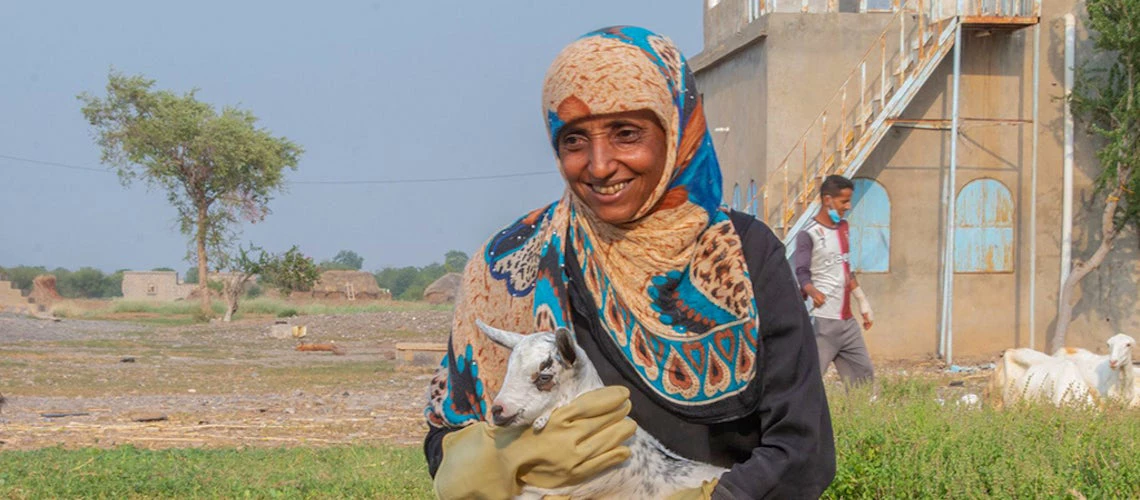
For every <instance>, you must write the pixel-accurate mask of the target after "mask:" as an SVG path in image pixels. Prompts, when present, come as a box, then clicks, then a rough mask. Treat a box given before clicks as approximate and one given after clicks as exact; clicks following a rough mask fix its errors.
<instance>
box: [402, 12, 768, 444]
mask: <svg viewBox="0 0 1140 500" xmlns="http://www.w3.org/2000/svg"><path fill="white" fill-rule="evenodd" d="M542 98H543V99H542V103H543V109H544V112H545V115H546V121H547V128H548V131H549V133H550V140H551V144H552V145H553V146H554V148H555V152H556V156H557V139H558V134H559V131H560V130H561V129H562V128H563V127H564V126H565V125H566V124H567V123H571V122H573V121H575V120H579V119H581V118H585V117H589V116H595V115H602V114H609V113H618V112H623V111H634V110H645V109H648V110H650V111H652V112H653V113H654V114H655V115H656V116H657V119H658V120H659V121H660V123H661V124H662V125H663V127H664V129H665V134H666V139H667V142H666V144H667V153H666V154H667V157H666V158H667V159H666V163H665V167H664V168H665V170H664V174H663V175H662V177H661V181H660V184H659V185H658V186H656V188H655V190H654V191H653V193H652V195H651V196H650V197H649V199H648V200H646V202H645V204H644V205H642V206H641V207H640V208H639V210H638V211H637V213H636V215H635V216H634V220H633V221H632V222H629V223H625V224H621V225H613V224H609V223H606V222H603V221H602V220H600V219H599V218H597V216H596V215H595V214H594V213H593V212H592V211H591V210H590V208H589V207H588V206H587V205H586V204H585V203H584V202H583V201H582V200H580V199H579V198H578V197H577V196H576V195H575V194H574V193H573V191H572V190H571V189H570V188H569V187H567V189H566V192H565V193H564V194H563V196H562V198H561V199H560V200H559V201H557V202H555V203H553V204H551V205H549V206H547V207H544V208H541V209H538V210H535V211H533V212H531V213H529V214H527V215H526V216H524V217H522V218H521V219H519V220H518V221H516V222H515V223H514V224H511V225H510V226H508V227H507V228H505V229H503V230H502V231H500V232H498V233H496V234H495V235H494V236H493V237H492V238H491V239H490V240H489V241H488V242H487V243H486V244H485V245H484V247H483V248H482V250H481V251H480V253H479V254H478V255H476V256H475V257H473V258H472V259H471V261H470V263H469V264H468V266H467V269H466V271H465V273H464V279H463V284H462V288H461V291H460V293H459V296H458V299H457V305H456V310H455V319H454V324H453V329H452V335H451V341H450V344H449V346H448V354H447V356H446V357H445V358H444V360H443V363H442V365H441V368H440V371H439V372H438V373H437V375H436V378H435V379H434V380H433V382H432V386H431V390H430V401H429V403H428V407H427V409H426V411H425V413H426V415H427V418H428V422H429V423H430V424H432V425H435V426H459V425H464V424H466V423H469V422H472V421H475V420H479V419H481V418H482V417H483V416H484V415H485V414H486V412H487V410H488V408H489V406H490V405H489V401H491V400H492V399H493V397H494V395H495V393H496V392H497V391H498V389H499V387H500V385H501V383H502V377H503V375H504V374H505V372H506V367H505V363H506V358H507V356H508V352H507V351H506V350H505V349H503V348H501V347H498V346H497V345H495V344H493V343H491V342H490V341H489V340H488V339H486V338H485V337H483V335H482V334H481V333H479V331H478V329H477V328H476V326H475V320H476V319H481V320H483V321H484V322H485V323H487V324H490V325H492V326H495V327H498V328H502V329H506V330H512V331H517V332H535V331H550V330H553V329H555V328H556V327H558V326H567V327H570V326H571V325H570V323H571V319H570V305H569V303H568V302H569V296H568V295H569V294H568V291H567V286H568V283H567V279H568V277H569V274H568V273H567V272H566V269H565V267H564V266H565V265H566V264H567V260H566V250H567V248H568V247H569V249H571V250H572V251H573V252H574V255H575V257H576V259H575V261H576V262H577V264H578V266H579V270H580V271H581V276H582V277H583V278H584V280H583V281H584V283H581V284H579V286H583V287H584V288H585V289H586V290H587V291H588V293H589V294H590V295H591V296H592V298H593V301H594V304H595V305H596V306H597V307H598V310H597V311H596V313H595V312H594V311H590V312H588V313H587V314H597V316H598V324H599V325H600V326H601V327H602V329H603V330H604V331H605V333H606V337H608V340H609V341H610V342H609V345H605V346H603V347H604V349H603V351H604V352H607V353H613V355H612V358H613V359H611V362H612V363H613V364H614V365H615V366H617V368H618V369H619V370H620V371H621V372H622V373H623V374H624V376H625V378H626V379H627V381H628V383H630V384H633V385H637V386H640V387H641V388H642V389H644V391H643V392H646V393H648V394H650V396H651V397H652V398H653V399H654V400H655V401H656V402H658V403H659V404H662V405H663V406H665V407H666V408H669V409H670V411H672V412H674V413H675V414H678V415H681V416H682V417H684V418H686V419H688V420H691V421H705V422H711V421H717V420H725V419H728V418H734V417H740V416H743V415H745V414H747V413H749V412H751V411H752V409H753V408H754V406H755V404H756V399H757V395H758V394H757V393H758V390H757V388H756V387H755V386H758V385H759V384H752V381H753V379H754V378H755V373H756V366H755V365H756V362H757V342H758V333H757V332H758V330H757V322H756V303H755V299H754V297H753V293H752V284H751V280H750V278H749V277H748V272H747V268H746V266H745V262H744V256H743V253H742V251H741V243H740V239H739V237H738V236H737V234H736V232H735V231H734V229H733V226H732V223H731V221H730V220H729V217H728V214H727V213H726V212H725V211H723V210H722V209H721V208H719V207H720V202H721V175H720V166H719V165H718V164H717V160H716V154H715V153H714V151H713V145H712V139H711V138H710V136H709V133H708V129H707V127H706V124H705V116H704V112H703V110H702V108H701V99H700V97H699V95H698V94H697V91H696V87H695V84H694V80H693V75H692V73H691V72H690V71H689V67H688V63H687V62H685V59H684V57H683V56H682V55H681V53H680V51H678V50H677V48H676V47H675V46H674V45H673V43H672V42H671V41H670V40H669V39H668V38H665V37H663V36H660V35H657V34H655V33H653V32H651V31H648V30H646V29H643V28H637V27H632V26H618V27H611V28H604V29H601V30H598V31H594V32H592V33H588V34H586V35H584V36H583V37H581V38H580V39H578V40H577V41H575V42H574V43H572V44H570V45H569V46H567V47H566V48H565V49H563V50H562V52H561V53H560V54H559V55H558V56H557V58H555V60H554V62H553V63H552V64H551V66H550V70H549V71H548V73H547V75H546V81H545V84H544V86H543V96H542ZM559 168H560V169H561V168H562V166H561V161H559ZM601 341H602V342H605V339H602V340H601ZM607 356H608V357H609V355H607Z"/></svg>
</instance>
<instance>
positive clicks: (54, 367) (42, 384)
mask: <svg viewBox="0 0 1140 500" xmlns="http://www.w3.org/2000/svg"><path fill="white" fill-rule="evenodd" d="M450 317H451V313H450V312H447V311H415V312H384V313H366V314H352V315H338V316H304V317H301V318H296V319H295V320H294V321H295V322H296V323H299V324H305V325H306V326H307V327H308V335H307V337H306V340H308V341H309V342H318V343H325V342H334V343H335V344H336V345H337V346H339V347H341V348H343V349H344V350H345V351H346V352H347V353H346V354H345V355H343V356H335V355H332V354H331V353H327V352H298V351H296V350H294V347H295V346H296V344H297V341H296V340H294V339H292V338H290V339H287V340H279V339H274V338H272V337H270V336H268V332H269V328H270V325H271V324H272V323H273V321H272V320H249V321H243V322H235V323H230V324H208V325H207V324H201V325H193V326H184V327H151V326H139V325H136V324H132V323H125V322H111V321H81V320H63V321H60V322H53V321H50V320H40V319H31V318H28V317H24V316H15V315H3V314H0V394H3V395H4V396H5V397H6V399H7V404H6V405H4V406H3V408H0V450H16V449H33V448H41V447H45V446H56V445H60V446H64V447H82V446H96V447H112V446H117V445H122V444H133V445H135V446H139V447H145V448H164V447H199V446H211V447H213V446H259V445H327V444H350V443H351V444H360V443H387V444H395V445H411V444H415V443H419V442H420V439H421V437H422V436H423V434H424V431H425V426H424V424H423V417H422V409H423V403H424V390H425V388H426V386H427V383H428V379H429V378H430V377H431V368H430V367H405V366H400V365H397V363H396V362H395V357H396V356H395V345H396V342H400V341H408V340H412V341H443V340H445V339H446V336H447V329H448V327H449V323H450ZM60 414H64V415H68V416H60ZM45 415H46V416H45ZM161 417H165V419H164V420H158V421H149V422H146V421H137V420H147V419H154V418H161Z"/></svg>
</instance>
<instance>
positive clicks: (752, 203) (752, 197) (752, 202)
mask: <svg viewBox="0 0 1140 500" xmlns="http://www.w3.org/2000/svg"><path fill="white" fill-rule="evenodd" d="M745 211H746V212H748V215H751V216H753V217H756V216H757V215H758V214H759V213H760V199H759V198H758V195H757V193H756V181H755V180H750V181H748V207H747V210H745Z"/></svg>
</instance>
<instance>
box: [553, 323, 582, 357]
mask: <svg viewBox="0 0 1140 500" xmlns="http://www.w3.org/2000/svg"><path fill="white" fill-rule="evenodd" d="M554 345H555V346H557V347H558V356H559V357H561V358H562V362H563V364H565V365H566V366H573V365H574V363H577V362H578V351H576V350H575V348H576V347H577V346H578V343H577V342H576V341H575V340H574V334H573V333H571V332H570V330H567V329H566V328H565V327H561V326H560V327H558V329H557V330H555V331H554Z"/></svg>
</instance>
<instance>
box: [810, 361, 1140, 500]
mask: <svg viewBox="0 0 1140 500" xmlns="http://www.w3.org/2000/svg"><path fill="white" fill-rule="evenodd" d="M936 390H937V389H936V386H935V385H934V382H930V381H922V380H913V379H911V380H906V379H894V380H891V379H888V380H883V381H882V387H881V389H880V391H879V399H878V400H877V401H875V402H870V401H869V397H868V394H867V393H866V392H865V391H853V392H852V393H851V394H850V395H848V396H845V395H843V394H842V393H841V391H834V392H833V394H832V395H831V398H830V403H831V414H832V422H833V426H834V428H835V436H836V450H837V454H838V472H837V474H836V478H835V482H834V483H833V484H832V486H831V488H830V489H829V490H828V491H827V492H826V493H825V495H824V496H825V498H1072V497H1073V496H1075V495H1073V494H1072V493H1073V492H1079V493H1080V494H1082V495H1084V496H1086V497H1088V498H1137V497H1138V496H1140V414H1137V413H1136V412H1135V411H1132V412H1129V411H1124V410H1120V409H1105V410H1102V411H1096V410H1082V409H1071V408H1066V409H1057V408H1053V407H1051V406H1040V405H1038V406H1027V405H1026V406H1019V407H1016V408H1009V409H1006V410H1004V411H996V410H993V409H990V408H988V407H987V408H983V409H966V408H958V407H955V405H954V403H953V402H952V401H951V402H950V403H948V404H947V406H940V405H939V404H938V403H936V402H935V398H936V397H937V394H936ZM948 399H952V398H948Z"/></svg>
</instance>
